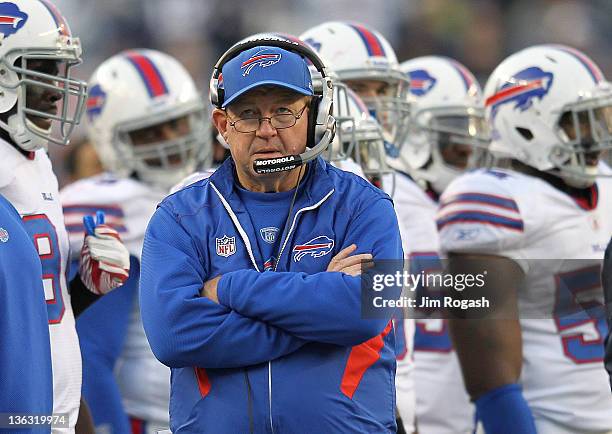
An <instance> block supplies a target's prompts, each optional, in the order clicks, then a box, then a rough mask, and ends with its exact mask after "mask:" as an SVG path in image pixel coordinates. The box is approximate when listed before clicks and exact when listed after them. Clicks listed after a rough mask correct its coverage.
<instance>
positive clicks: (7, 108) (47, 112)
mask: <svg viewBox="0 0 612 434" xmlns="http://www.w3.org/2000/svg"><path fill="white" fill-rule="evenodd" d="M0 16H1V18H2V20H0V113H2V114H7V115H6V116H2V117H1V118H0V127H2V128H3V129H4V130H5V131H7V132H8V134H9V136H10V137H11V139H12V140H13V141H14V142H15V144H16V145H17V146H19V147H20V148H22V149H24V150H26V151H34V150H36V149H40V148H46V147H47V144H48V142H53V143H57V144H60V145H67V144H68V143H69V138H70V134H71V133H72V131H73V130H74V128H75V127H76V125H77V124H78V123H79V121H80V118H81V115H82V113H83V110H84V108H85V98H86V95H87V85H86V83H85V82H84V81H82V80H78V79H75V78H72V77H71V75H70V73H71V68H72V67H73V66H75V65H78V64H79V63H81V43H80V41H79V38H75V37H73V36H72V34H71V32H70V28H69V27H68V23H67V22H66V20H65V19H64V17H63V16H62V15H61V13H60V12H59V11H58V10H57V8H56V7H55V6H54V5H53V4H52V3H50V2H49V1H47V0H12V1H11V2H4V3H0ZM56 102H57V104H58V106H59V107H57V106H56ZM53 121H58V122H59V127H60V128H59V130H58V131H55V132H54V131H52V122H53Z"/></svg>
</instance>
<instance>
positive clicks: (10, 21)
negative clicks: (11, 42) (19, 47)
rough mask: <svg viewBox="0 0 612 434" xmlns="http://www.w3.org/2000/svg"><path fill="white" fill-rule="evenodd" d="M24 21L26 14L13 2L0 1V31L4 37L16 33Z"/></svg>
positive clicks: (26, 18)
mask: <svg viewBox="0 0 612 434" xmlns="http://www.w3.org/2000/svg"><path fill="white" fill-rule="evenodd" d="M26 21H28V14H26V13H25V12H22V11H21V10H20V9H19V6H17V5H16V4H15V3H0V33H1V34H3V35H4V37H5V38H7V37H9V36H11V35H14V34H15V33H17V32H18V31H19V29H21V28H22V27H23V26H24V25H25V23H26Z"/></svg>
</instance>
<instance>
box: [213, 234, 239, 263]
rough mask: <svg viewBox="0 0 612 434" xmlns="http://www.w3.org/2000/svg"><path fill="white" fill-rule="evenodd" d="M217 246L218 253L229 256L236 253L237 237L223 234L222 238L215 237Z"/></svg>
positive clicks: (225, 256)
mask: <svg viewBox="0 0 612 434" xmlns="http://www.w3.org/2000/svg"><path fill="white" fill-rule="evenodd" d="M215 243H216V247H217V255H219V256H223V257H224V258H227V257H228V256H231V255H233V254H234V253H236V237H228V236H227V235H223V236H222V237H221V238H215Z"/></svg>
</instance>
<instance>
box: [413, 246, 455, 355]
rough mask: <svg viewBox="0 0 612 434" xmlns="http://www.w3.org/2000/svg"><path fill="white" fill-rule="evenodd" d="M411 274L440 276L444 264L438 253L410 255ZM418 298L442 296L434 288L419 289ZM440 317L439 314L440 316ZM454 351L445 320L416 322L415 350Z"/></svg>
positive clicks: (434, 319) (432, 319) (419, 320)
mask: <svg viewBox="0 0 612 434" xmlns="http://www.w3.org/2000/svg"><path fill="white" fill-rule="evenodd" d="M410 272H411V274H419V273H421V272H423V273H424V274H438V273H441V272H442V263H441V261H440V258H439V256H438V254H437V253H436V252H414V253H412V254H411V255H410ZM417 296H418V298H419V300H418V301H417V303H419V304H420V299H421V297H423V296H428V297H430V298H438V299H440V298H441V296H442V294H441V293H440V292H436V291H435V289H434V288H418V289H417ZM438 315H439V314H438ZM452 349H453V345H452V343H451V339H450V335H449V333H448V323H447V321H446V320H445V319H443V318H440V317H439V316H438V318H431V319H418V320H416V332H415V334H414V350H415V351H428V352H435V353H448V352H450V351H451V350H452Z"/></svg>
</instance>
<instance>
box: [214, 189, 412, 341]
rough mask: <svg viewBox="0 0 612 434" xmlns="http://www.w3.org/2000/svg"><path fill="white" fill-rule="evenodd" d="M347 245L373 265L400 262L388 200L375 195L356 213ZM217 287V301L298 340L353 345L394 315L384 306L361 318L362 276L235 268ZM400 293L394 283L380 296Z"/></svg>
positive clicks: (383, 326)
mask: <svg viewBox="0 0 612 434" xmlns="http://www.w3.org/2000/svg"><path fill="white" fill-rule="evenodd" d="M350 244H356V245H357V250H356V253H371V254H372V256H373V257H374V261H375V263H376V261H377V260H380V259H395V260H398V261H401V259H402V255H403V254H402V247H401V239H400V235H399V229H398V223H397V218H396V216H395V212H394V210H393V205H392V202H391V200H390V199H388V198H380V199H379V200H378V202H376V203H371V204H369V206H368V207H367V209H364V210H362V211H361V212H358V213H357V215H356V216H355V217H354V218H353V219H352V220H351V223H350V226H349V229H348V234H347V237H346V239H345V240H344V245H345V246H349V245H350ZM396 265H397V264H396ZM396 268H397V269H401V266H398V267H396ZM217 291H218V292H217V294H218V300H219V302H220V303H221V304H222V305H224V306H227V307H228V308H230V309H232V311H234V312H237V313H239V314H241V315H245V316H247V317H249V318H255V319H257V320H261V321H264V322H266V323H268V324H271V325H274V326H276V327H279V328H281V329H283V330H285V331H287V332H289V333H291V334H293V335H295V336H298V337H300V338H302V339H306V340H309V341H317V342H324V343H330V344H337V345H345V346H351V345H357V344H359V343H361V342H365V341H367V340H368V339H370V338H372V337H374V336H376V335H378V334H380V333H381V332H382V330H383V329H384V328H385V326H386V325H387V324H388V323H389V321H390V319H391V315H392V313H393V311H392V310H391V309H388V310H386V311H385V312H384V313H385V314H388V315H386V316H384V315H380V317H379V318H377V319H364V318H363V317H362V296H361V277H360V276H352V275H349V274H346V273H338V272H320V273H316V274H312V275H308V274H305V273H295V272H284V273H257V272H256V271H253V270H238V271H233V272H231V273H228V274H225V275H223V276H222V277H221V279H220V280H219V284H218V288H217ZM391 293H392V294H391ZM399 293H400V288H399V287H397V288H392V290H391V291H390V292H389V293H387V294H385V296H392V297H393V298H397V297H398V296H399Z"/></svg>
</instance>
